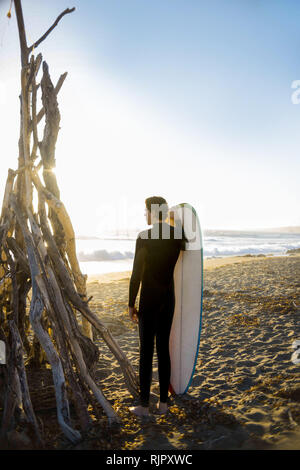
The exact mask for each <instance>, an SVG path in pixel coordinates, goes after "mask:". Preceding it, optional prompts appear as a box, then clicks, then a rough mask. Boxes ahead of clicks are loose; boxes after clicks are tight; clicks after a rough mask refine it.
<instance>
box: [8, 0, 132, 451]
mask: <svg viewBox="0 0 300 470" xmlns="http://www.w3.org/2000/svg"><path fill="white" fill-rule="evenodd" d="M15 10H16V15H17V21H18V29H19V41H20V49H21V64H22V69H21V95H20V137H19V142H18V146H19V155H18V169H17V170H15V171H13V170H11V169H10V170H9V171H8V177H7V181H6V185H5V190H4V197H3V204H2V209H1V212H0V322H1V325H0V338H1V340H2V341H5V344H6V346H7V364H6V365H3V367H2V366H1V367H2V371H3V374H2V376H1V379H2V378H3V383H4V385H3V386H4V392H3V393H0V401H1V409H2V410H3V411H2V413H1V416H2V419H1V423H0V438H3V439H4V440H5V439H7V438H8V436H9V431H10V430H12V429H14V430H15V431H16V433H17V434H18V431H17V429H18V430H19V429H20V428H22V432H26V431H25V430H26V429H27V430H30V434H31V436H34V439H35V444H34V443H33V442H32V444H33V445H36V444H38V446H43V440H44V436H43V427H42V426H41V427H40V426H39V422H38V416H36V415H35V412H37V411H36V407H35V402H34V401H33V403H34V406H33V404H32V394H33V393H34V394H35V396H36V395H39V394H40V390H36V389H34V387H33V386H32V385H31V384H32V382H31V379H32V378H33V376H31V377H30V376H29V374H31V372H32V371H33V369H34V368H37V370H38V371H41V375H43V372H46V369H48V368H49V369H51V373H52V380H53V385H50V388H51V389H52V390H53V392H55V400H56V413H57V421H58V424H59V426H60V428H61V430H62V432H63V434H64V435H65V437H66V438H67V439H68V440H69V441H70V442H72V443H77V442H78V441H79V440H80V439H81V438H82V436H83V434H82V432H84V433H85V432H86V431H88V430H89V429H90V427H91V426H92V424H93V420H92V416H91V415H90V412H91V410H92V413H93V415H94V416H96V417H97V418H99V419H101V420H102V419H103V415H102V414H101V411H100V408H102V409H103V411H104V413H105V414H106V416H107V419H108V422H109V423H120V417H119V416H118V414H117V413H116V411H115V410H114V407H113V406H112V404H111V403H110V401H109V400H108V399H107V397H106V396H104V394H103V393H102V389H101V383H99V381H98V380H96V377H97V375H96V373H95V371H96V365H97V361H98V359H99V349H98V347H97V346H96V344H95V343H94V342H93V336H92V331H93V328H94V329H95V330H96V331H97V332H99V333H100V335H101V337H102V339H103V341H104V342H105V343H106V345H107V346H108V347H109V349H110V351H111V352H112V353H113V354H114V356H115V357H116V359H117V360H118V362H119V364H120V367H121V370H122V373H123V375H124V381H125V384H126V385H127V388H128V391H129V393H131V394H132V395H133V396H134V397H137V396H138V388H139V387H138V385H139V384H138V379H137V376H136V373H135V372H134V370H133V367H132V365H131V364H130V362H129V360H128V358H127V357H126V355H125V353H124V352H123V351H122V349H121V348H120V346H119V344H118V343H117V341H116V340H115V339H114V338H113V336H112V335H111V333H110V331H109V329H108V328H107V327H105V325H104V324H102V322H101V321H100V319H99V318H98V315H97V313H96V312H93V311H92V310H91V308H90V307H89V301H90V299H91V297H90V298H88V295H87V288H86V281H87V276H85V275H83V274H82V272H81V269H80V264H79V262H78V259H77V253H76V244H75V232H74V229H73V226H72V222H71V219H70V217H69V215H68V212H67V210H66V208H65V206H64V204H63V202H62V201H61V198H60V189H59V186H58V182H57V180H56V176H55V173H54V172H53V171H52V169H53V168H54V167H55V147H56V141H57V137H58V134H59V124H60V112H59V108H58V102H57V95H58V92H59V90H60V88H61V86H62V84H63V83H64V80H65V78H66V76H67V73H65V74H63V75H61V76H60V78H59V80H58V82H57V84H56V86H54V85H53V83H52V80H51V77H50V73H49V68H48V65H47V63H46V62H45V61H44V60H43V58H42V55H41V54H38V55H37V57H34V55H33V53H32V52H33V49H34V48H36V47H38V46H39V45H40V43H41V42H42V41H44V40H45V39H46V37H47V36H48V35H49V34H50V32H51V31H52V30H53V29H54V28H55V26H56V25H57V24H58V22H59V21H60V20H61V18H62V17H63V16H64V15H66V14H67V13H71V12H72V11H74V8H73V9H67V10H65V11H64V12H63V13H61V15H59V17H58V18H57V19H56V21H55V22H54V23H53V25H52V26H51V27H50V28H49V29H48V31H47V32H46V33H45V34H44V35H43V36H41V38H40V39H38V40H37V41H36V42H35V43H34V44H32V46H30V47H28V46H27V40H26V31H25V25H24V19H23V13H22V5H21V0H15ZM29 57H30V61H29ZM41 65H43V66H42V79H41V81H40V84H37V74H38V72H39V70H40V68H41ZM39 93H41V98H42V108H41V109H40V111H39V112H37V102H38V95H39ZM43 116H45V123H44V131H43V133H41V135H42V139H41V141H40V140H39V133H38V131H39V129H38V125H39V123H40V121H41V119H42V118H43ZM37 157H40V161H39V163H38V165H37V166H35V160H36V158H37ZM39 170H41V174H42V175H43V176H42V178H43V182H42V181H41V179H40V176H39V174H38V171H39ZM36 196H37V198H36ZM36 202H37V203H38V207H37V208H36V209H35V210H36V212H34V209H33V208H34V207H35V206H36V204H35V203H36ZM46 208H47V210H46ZM80 317H81V323H80V319H79V320H78V318H80ZM0 385H1V383H0ZM1 392H2V390H1ZM53 398H54V396H53ZM99 405H100V406H99ZM71 411H72V414H71ZM73 412H74V413H75V415H74V414H73ZM24 427H25V429H24ZM32 431H33V434H32ZM0 446H1V444H0Z"/></svg>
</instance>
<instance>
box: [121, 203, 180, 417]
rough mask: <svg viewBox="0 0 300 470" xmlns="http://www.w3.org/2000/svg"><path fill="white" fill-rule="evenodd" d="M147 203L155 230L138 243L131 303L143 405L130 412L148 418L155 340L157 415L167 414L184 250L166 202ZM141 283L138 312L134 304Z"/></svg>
mask: <svg viewBox="0 0 300 470" xmlns="http://www.w3.org/2000/svg"><path fill="white" fill-rule="evenodd" d="M145 202H146V215H147V222H148V224H149V225H151V224H152V225H153V227H152V228H151V229H149V230H145V231H143V232H140V233H139V235H138V237H137V240H136V248H135V257H134V262H133V270H132V275H131V279H130V287H129V303H128V305H129V315H130V318H131V319H132V321H134V322H137V321H138V324H139V337H140V366H139V377H140V405H139V406H137V407H132V408H130V410H131V411H132V412H133V413H135V414H136V415H138V416H144V415H148V414H149V397H150V387H151V380H152V359H153V352H154V338H155V339H156V351H157V358H158V375H159V385H160V402H159V404H158V412H159V413H165V412H166V411H167V398H168V389H169V384H170V375H171V362H170V354H169V337H170V331H171V326H172V320H173V314H174V307H175V294H174V281H173V273H174V267H175V264H176V261H177V259H178V256H179V253H180V250H181V249H183V248H184V240H183V236H182V234H181V232H180V231H179V230H177V229H175V228H174V227H172V226H170V225H169V224H167V223H166V222H165V220H166V218H167V215H168V205H167V202H166V200H165V199H164V198H161V197H157V196H153V197H151V198H148V199H146V201H145ZM140 283H142V286H141V292H140V302H139V310H138V312H137V310H136V308H135V306H134V304H135V300H136V296H137V293H138V290H139V286H140Z"/></svg>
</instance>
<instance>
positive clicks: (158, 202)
mask: <svg viewBox="0 0 300 470" xmlns="http://www.w3.org/2000/svg"><path fill="white" fill-rule="evenodd" d="M145 203H146V207H147V209H148V211H149V212H150V213H152V214H154V215H156V216H157V217H158V220H160V221H164V220H165V219H166V218H167V215H168V211H169V207H168V203H167V201H166V200H165V198H163V197H160V196H151V197H148V198H147V199H146V200H145ZM153 206H154V207H153Z"/></svg>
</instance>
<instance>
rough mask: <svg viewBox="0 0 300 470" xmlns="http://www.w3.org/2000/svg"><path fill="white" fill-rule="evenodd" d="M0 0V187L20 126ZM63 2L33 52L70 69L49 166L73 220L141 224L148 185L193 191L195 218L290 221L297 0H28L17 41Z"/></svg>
mask: <svg viewBox="0 0 300 470" xmlns="http://www.w3.org/2000/svg"><path fill="white" fill-rule="evenodd" d="M9 3H10V2H9V0H0V100H1V101H0V105H1V118H0V124H1V131H2V136H1V142H0V151H1V163H0V170H1V173H0V191H2V188H3V187H4V184H5V175H6V171H7V167H8V166H10V167H13V168H15V167H16V165H17V154H16V152H17V136H18V126H19V122H18V119H19V114H18V93H19V73H20V63H19V49H18V47H19V46H18V42H17V39H18V38H17V30H16V19H15V14H14V10H13V11H12V19H11V20H10V21H9V20H8V19H7V18H6V16H5V15H6V12H7V10H8V8H9ZM72 6H75V7H76V11H75V12H74V13H72V14H71V15H67V16H66V17H64V18H63V19H62V21H61V22H60V24H59V25H58V27H57V28H56V29H55V30H54V31H53V32H52V34H51V35H50V36H49V37H48V38H47V40H46V41H45V42H44V43H42V44H41V46H40V47H39V48H38V49H37V51H36V53H37V52H42V54H43V57H44V59H45V60H46V61H47V62H48V63H49V66H50V71H51V74H52V78H53V80H54V81H56V80H57V78H58V77H59V75H60V74H61V73H63V72H64V71H65V70H67V71H68V72H69V76H68V78H67V80H66V82H65V84H64V87H63V89H62V90H61V93H60V96H59V105H60V111H61V115H62V122H61V131H60V135H59V139H58V144H57V177H58V180H59V184H60V187H61V189H62V198H63V200H64V202H65V203H66V206H67V208H68V210H69V212H70V215H71V217H72V218H73V220H74V225H75V229H76V230H77V232H80V233H82V234H83V233H100V232H101V229H102V228H103V220H104V219H105V224H107V225H110V226H112V227H114V226H123V225H129V226H139V225H140V224H141V220H142V223H143V202H144V199H145V197H147V196H149V195H154V194H156V195H162V196H165V197H166V198H167V200H168V201H169V202H170V204H176V203H178V202H190V203H192V204H193V205H194V206H195V207H196V208H197V210H198V212H199V215H200V219H201V221H202V225H203V226H204V228H257V227H272V226H282V225H300V211H299V202H300V197H299V196H300V185H299V174H300V158H299V149H300V104H299V105H295V104H293V103H292V101H291V95H292V92H293V90H292V88H291V84H292V82H293V81H294V80H300V25H299V17H300V2H298V1H297V0H293V1H289V0H277V1H276V0H269V1H268V0H248V1H246V0H209V1H208V0H207V1H203V0H159V1H158V0H151V1H148V0H110V1H107V0H105V1H104V0H103V1H102V0H93V1H89V0H85V1H83V0H81V1H80V0H76V1H73V2H71V3H69V2H68V3H65V2H64V1H62V0H60V1H58V0H51V1H50V0H43V1H37V0H26V1H23V11H24V17H25V23H26V27H27V32H28V34H27V35H28V43H31V42H34V40H36V39H37V38H38V37H39V36H41V34H43V32H44V31H45V30H46V29H47V28H48V27H49V26H50V24H51V23H52V22H53V21H54V19H55V18H56V17H57V16H58V14H59V13H60V12H61V11H62V10H64V9H65V8H66V7H70V8H71V7H72ZM40 138H41V135H40ZM71 175H72V176H71ZM87 203H88V209H87V208H86V204H87ZM108 214H110V216H109V217H108ZM108 219H109V220H108Z"/></svg>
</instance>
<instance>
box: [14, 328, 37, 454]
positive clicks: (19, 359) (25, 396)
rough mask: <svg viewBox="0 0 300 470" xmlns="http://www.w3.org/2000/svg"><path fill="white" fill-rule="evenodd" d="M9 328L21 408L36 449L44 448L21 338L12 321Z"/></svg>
mask: <svg viewBox="0 0 300 470" xmlns="http://www.w3.org/2000/svg"><path fill="white" fill-rule="evenodd" d="M9 327H10V331H11V335H12V341H13V342H14V345H15V348H14V349H15V351H14V355H15V357H14V360H15V366H16V369H17V372H18V375H19V379H20V386H21V392H22V401H23V408H24V411H25V414H26V417H27V420H28V422H29V423H30V424H31V425H32V427H33V429H34V432H35V436H36V439H37V445H38V447H44V442H43V440H42V437H41V434H40V430H39V426H38V423H37V420H36V417H35V413H34V411H33V407H32V403H31V398H30V393H29V388H28V382H27V376H26V372H25V366H24V361H23V345H22V341H21V337H20V335H19V332H18V329H17V327H16V324H15V321H14V320H11V321H10V322H9Z"/></svg>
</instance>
